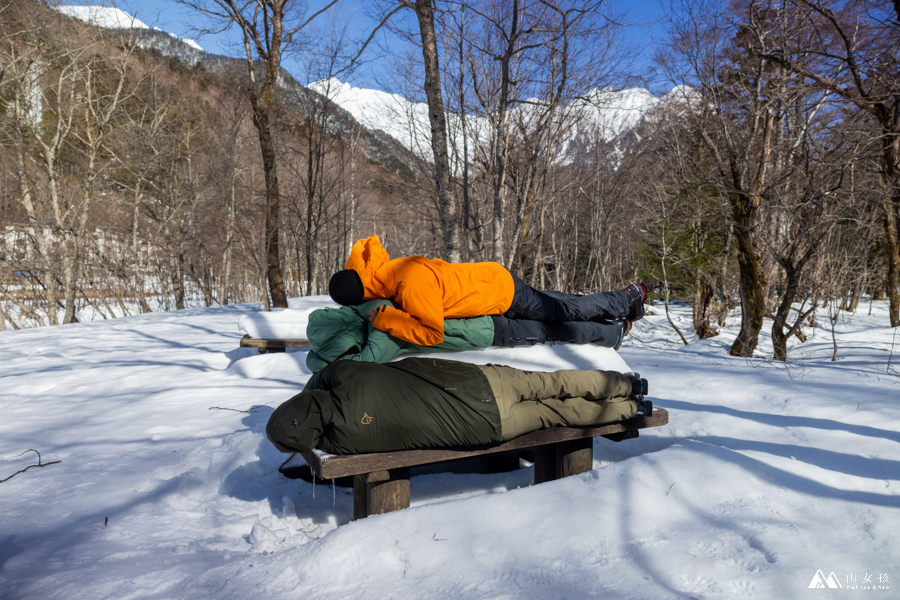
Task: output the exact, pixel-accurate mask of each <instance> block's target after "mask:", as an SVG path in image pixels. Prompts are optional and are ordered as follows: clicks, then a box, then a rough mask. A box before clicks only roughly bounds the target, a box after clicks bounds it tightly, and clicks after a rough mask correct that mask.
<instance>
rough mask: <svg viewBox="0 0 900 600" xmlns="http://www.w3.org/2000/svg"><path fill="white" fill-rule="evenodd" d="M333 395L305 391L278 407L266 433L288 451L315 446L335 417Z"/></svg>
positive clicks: (282, 448) (280, 447) (282, 449)
mask: <svg viewBox="0 0 900 600" xmlns="http://www.w3.org/2000/svg"><path fill="white" fill-rule="evenodd" d="M332 406H333V403H332V399H331V394H330V393H329V392H327V391H324V390H303V391H302V392H300V393H299V394H297V395H296V396H294V397H293V398H291V399H290V400H288V401H287V402H285V403H284V404H282V405H281V406H279V407H278V408H276V409H275V411H274V412H273V413H272V416H270V417H269V422H268V423H267V424H266V436H267V437H268V438H269V441H270V442H272V443H273V444H274V445H275V447H276V448H278V450H280V451H281V452H285V453H290V452H299V451H308V450H312V449H313V448H315V447H316V446H317V445H318V443H319V440H320V439H321V438H322V434H323V433H324V431H325V425H326V424H328V423H331V418H332Z"/></svg>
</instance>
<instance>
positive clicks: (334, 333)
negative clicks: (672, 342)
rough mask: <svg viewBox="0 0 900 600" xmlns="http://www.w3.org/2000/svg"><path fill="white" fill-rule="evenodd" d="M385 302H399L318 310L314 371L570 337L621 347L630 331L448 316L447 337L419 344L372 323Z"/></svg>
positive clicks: (312, 323) (622, 326)
mask: <svg viewBox="0 0 900 600" xmlns="http://www.w3.org/2000/svg"><path fill="white" fill-rule="evenodd" d="M380 306H396V305H395V304H394V303H393V302H391V301H390V300H369V301H368V302H364V303H363V304H360V305H358V306H344V307H341V308H323V309H319V310H315V311H313V312H312V313H311V314H310V315H309V323H308V324H307V326H306V337H307V339H308V340H309V343H310V346H311V348H312V349H311V350H310V352H309V353H307V355H306V366H307V367H308V368H309V370H310V371H312V372H313V373H315V372H316V371H319V370H321V369H323V368H325V366H327V365H328V364H329V363H332V362H334V361H336V360H339V359H343V360H355V361H361V362H377V363H386V362H389V361H391V360H392V359H394V358H396V357H398V356H400V355H403V354H409V353H413V352H430V351H447V350H469V349H471V348H487V347H488V346H520V345H531V344H544V343H554V342H565V343H571V344H595V345H598V346H604V347H607V348H615V349H618V347H619V345H620V344H621V342H622V338H623V337H624V336H625V334H626V333H627V323H626V322H625V321H621V322H608V323H598V322H593V321H563V322H560V323H549V322H544V321H531V320H526V319H509V318H507V317H504V316H502V315H494V316H484V317H473V318H468V319H446V320H445V321H444V341H443V342H442V343H440V344H437V345H434V346H419V345H416V344H413V343H412V342H407V341H404V340H401V339H399V338H396V337H394V336H392V335H391V334H389V333H385V332H384V331H381V330H379V329H376V328H375V327H374V326H373V325H372V324H371V323H369V321H368V315H369V313H370V312H371V311H372V310H373V309H375V308H378V307H380Z"/></svg>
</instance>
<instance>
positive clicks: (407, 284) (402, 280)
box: [373, 257, 444, 346]
mask: <svg viewBox="0 0 900 600" xmlns="http://www.w3.org/2000/svg"><path fill="white" fill-rule="evenodd" d="M393 265H396V268H397V271H396V276H397V282H398V283H397V287H396V288H395V290H394V297H393V298H392V300H394V302H396V303H397V304H398V305H399V306H400V309H396V308H392V307H386V308H385V309H383V310H381V311H379V312H378V314H377V315H376V317H375V322H374V323H373V325H374V326H375V328H376V329H380V330H381V331H385V332H387V333H389V334H391V335H393V336H394V337H397V338H400V339H401V340H406V341H408V342H412V343H414V344H418V345H420V346H434V345H435V344H440V343H441V342H443V341H444V297H443V291H442V289H441V285H440V283H439V282H438V279H437V277H436V276H435V273H434V272H433V271H432V270H431V269H429V268H428V267H426V266H425V265H424V264H422V262H421V259H420V258H416V257H414V258H408V259H398V260H396V261H394V262H393V263H392V266H393Z"/></svg>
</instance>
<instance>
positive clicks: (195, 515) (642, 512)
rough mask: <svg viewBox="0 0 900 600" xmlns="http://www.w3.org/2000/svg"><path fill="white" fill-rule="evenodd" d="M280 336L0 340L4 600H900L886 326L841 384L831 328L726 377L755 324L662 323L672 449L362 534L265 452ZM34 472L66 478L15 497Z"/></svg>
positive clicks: (848, 344) (47, 333)
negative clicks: (249, 342)
mask: <svg viewBox="0 0 900 600" xmlns="http://www.w3.org/2000/svg"><path fill="white" fill-rule="evenodd" d="M328 304H329V302H328V299H327V298H322V297H317V298H308V299H301V300H293V301H292V307H293V308H297V309H301V310H307V309H310V308H316V307H320V306H326V305H328ZM258 310H259V306H246V305H245V306H232V307H223V308H213V309H189V310H185V311H178V312H169V313H159V314H150V315H142V316H136V317H128V318H122V319H116V320H110V321H102V322H94V323H83V324H76V325H66V326H60V327H53V328H39V329H29V330H22V331H7V332H2V333H0V415H2V417H0V480H2V479H5V481H3V482H2V483H0V598H3V599H4V600H13V599H17V598H33V599H42V600H44V599H56V598H59V599H66V600H69V599H78V598H83V599H90V600H98V599H103V598H116V599H119V598H191V599H193V598H216V599H225V598H236V599H246V598H268V599H278V598H291V599H294V598H303V599H304V600H308V599H316V598H329V599H331V598H333V599H344V598H415V599H426V600H444V599H446V598H511V599H512V598H515V599H522V598H524V599H538V598H600V597H615V598H618V599H628V598H634V599H654V598H760V599H766V600H769V599H772V598H814V599H816V598H826V597H837V595H841V596H842V597H867V598H884V599H888V598H897V597H898V595H897V591H896V590H897V586H900V581H898V580H896V579H895V578H898V577H900V544H898V542H897V540H898V536H900V459H898V456H900V453H898V450H900V377H898V371H900V339H897V336H896V330H892V329H891V328H889V327H888V326H887V323H888V318H887V309H886V306H885V305H884V304H882V303H878V302H876V303H875V304H874V306H873V307H872V314H871V316H870V315H869V314H868V310H869V306H868V305H867V304H863V305H861V307H860V309H859V311H858V312H857V314H855V315H846V316H845V317H844V318H843V319H842V320H841V321H840V322H839V323H838V324H837V339H838V344H839V353H840V354H839V356H840V360H839V361H838V362H836V363H832V362H831V360H830V359H831V354H832V346H831V336H830V331H829V330H828V329H827V324H828V320H827V318H826V317H825V315H824V314H823V315H821V316H820V320H819V328H818V329H816V330H815V331H814V332H813V331H809V332H808V334H809V335H811V337H810V341H809V342H808V343H806V344H803V345H797V344H796V343H795V345H794V347H793V348H792V350H791V361H790V363H789V364H786V365H785V364H778V363H773V362H771V361H767V360H765V359H763V358H760V359H752V360H747V359H738V358H732V357H729V356H728V355H727V347H728V345H729V344H730V342H731V341H732V340H733V338H734V335H735V333H736V327H737V325H738V320H737V318H734V317H733V318H732V320H731V321H730V322H729V323H728V324H727V326H726V328H725V331H724V332H723V334H722V335H721V336H720V337H718V338H713V339H711V340H706V341H702V342H700V341H697V340H693V341H692V343H691V345H689V346H686V347H685V346H682V345H681V344H680V343H679V342H678V341H677V337H676V336H675V334H674V332H673V331H672V330H671V328H670V326H669V325H668V323H667V322H666V321H665V319H664V317H663V316H662V315H661V312H662V311H661V310H658V309H657V312H658V313H659V314H657V315H651V316H648V317H647V318H645V319H644V320H643V321H641V322H639V323H638V324H637V325H636V327H635V329H634V330H633V333H632V335H631V336H630V337H629V339H628V340H626V342H625V344H624V345H623V347H622V349H621V350H620V353H621V355H622V357H623V358H624V359H625V361H626V362H627V363H628V365H629V366H630V367H631V368H633V369H635V370H637V371H639V372H640V373H641V374H642V375H643V376H645V377H647V378H648V379H649V380H650V392H651V397H652V399H653V400H654V402H655V403H656V404H658V405H660V406H663V407H665V408H667V409H668V410H669V413H670V424H669V425H667V426H665V427H661V428H657V429H652V430H647V431H646V432H642V434H641V437H640V438H638V439H636V440H628V441H625V442H621V443H619V444H616V443H613V442H609V441H607V440H597V441H595V445H594V456H595V459H594V467H595V468H594V470H592V471H590V472H588V473H585V474H583V475H580V476H575V477H569V478H567V479H564V480H561V481H556V482H551V483H546V484H542V485H538V486H531V485H529V483H530V480H531V477H532V470H531V468H530V467H526V468H522V469H520V470H519V471H517V472H512V473H506V474H498V475H484V474H479V473H455V474H449V473H446V472H444V473H442V472H430V473H422V474H418V475H415V476H414V477H413V480H412V503H413V507H412V508H410V509H407V510H403V511H399V512H395V513H391V514H387V515H380V516H374V517H370V518H368V519H364V520H361V521H356V522H350V521H349V518H350V515H351V513H352V495H351V493H350V490H349V489H347V488H341V487H333V486H330V485H322V484H319V485H315V486H314V485H313V484H312V483H307V482H305V481H303V480H299V479H286V478H285V477H284V476H282V475H281V474H280V473H279V471H278V468H279V466H280V465H281V464H282V462H283V461H284V460H285V458H287V456H286V455H282V454H280V453H278V452H277V451H276V450H275V449H274V448H273V447H272V446H271V445H270V444H269V443H268V442H267V441H266V439H265V434H264V426H265V423H266V420H267V419H268V416H269V414H270V413H271V411H272V410H273V408H274V407H275V406H277V405H278V404H280V403H281V402H283V401H284V400H286V399H288V398H289V397H290V396H292V395H293V394H295V393H296V392H297V391H298V390H299V389H300V388H301V387H302V385H303V383H304V382H305V381H306V379H307V378H308V376H309V373H308V371H307V370H306V368H305V366H304V360H303V358H304V356H303V352H302V351H298V352H289V353H287V354H271V355H259V354H257V352H256V351H255V350H253V349H240V348H238V339H239V338H240V336H241V332H240V331H239V328H238V321H239V319H240V317H241V316H243V315H246V314H248V313H251V312H255V311H258ZM675 313H676V315H677V316H678V317H679V318H680V319H681V323H682V325H683V326H684V328H685V329H689V327H688V325H689V314H690V313H689V307H676V309H675ZM795 342H796V340H795ZM767 344H768V340H767V339H763V346H764V347H763V348H761V355H762V353H765V352H767V351H768V350H769V349H768V348H767ZM597 355H598V354H597V352H596V349H595V348H592V347H588V346H566V345H556V346H543V347H533V348H515V349H485V350H479V351H469V352H465V353H460V354H455V355H449V356H448V357H450V358H457V359H462V360H469V361H473V362H478V363H486V362H493V363H506V364H511V365H513V366H518V367H522V368H528V369H555V368H571V367H576V368H592V367H594V366H596V364H595V360H594V358H595V357H596V356H597ZM29 449H33V450H36V451H38V452H40V458H41V461H42V464H44V465H45V466H43V467H33V468H30V469H28V470H25V471H24V472H19V473H18V474H16V472H17V471H21V470H23V469H25V468H26V467H28V466H29V465H35V464H37V454H36V453H35V452H27V451H28V450H29ZM23 453H24V454H23ZM51 463H54V464H51ZM292 464H302V460H299V459H294V463H292ZM814 582H820V583H821V584H822V585H829V584H830V585H832V586H835V585H839V586H841V588H842V590H841V591H840V592H834V591H830V590H821V589H809V586H810V584H811V583H814ZM867 588H868V589H867Z"/></svg>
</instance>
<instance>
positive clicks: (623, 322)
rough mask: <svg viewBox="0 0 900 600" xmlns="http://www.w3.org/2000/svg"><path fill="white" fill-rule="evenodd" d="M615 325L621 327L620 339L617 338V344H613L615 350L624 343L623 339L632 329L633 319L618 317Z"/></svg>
mask: <svg viewBox="0 0 900 600" xmlns="http://www.w3.org/2000/svg"><path fill="white" fill-rule="evenodd" d="M615 325H616V327H617V328H618V329H619V339H618V340H616V345H615V346H613V350H618V349H619V346H621V345H622V340H624V339H625V336H626V335H628V332H629V331H631V321H629V320H628V319H616V321H615Z"/></svg>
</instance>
